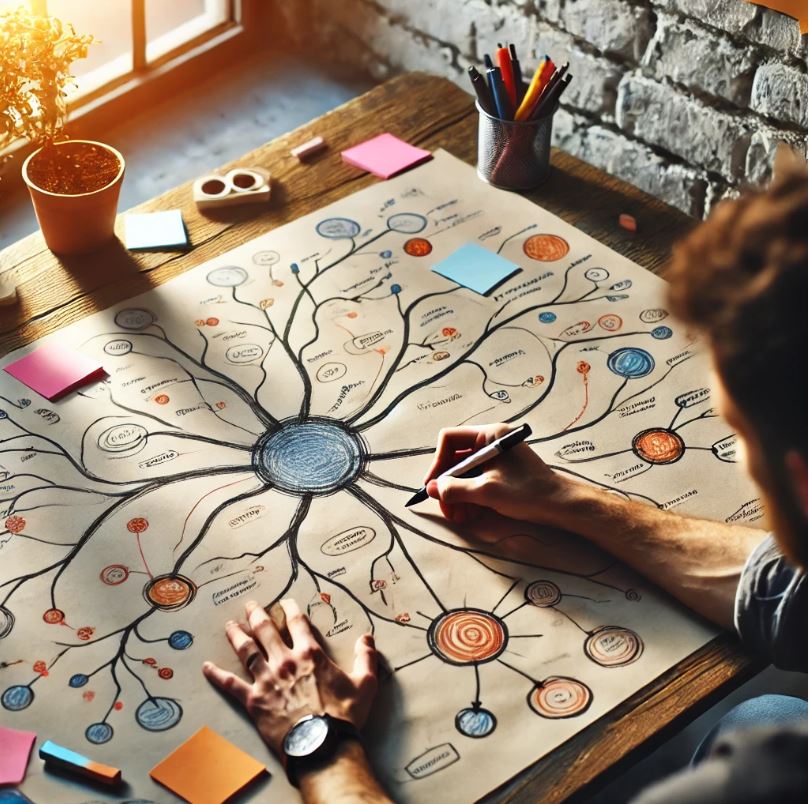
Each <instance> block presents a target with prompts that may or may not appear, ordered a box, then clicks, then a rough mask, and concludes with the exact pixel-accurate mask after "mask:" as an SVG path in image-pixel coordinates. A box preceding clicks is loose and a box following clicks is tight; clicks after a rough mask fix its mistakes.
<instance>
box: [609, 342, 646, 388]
mask: <svg viewBox="0 0 809 804" xmlns="http://www.w3.org/2000/svg"><path fill="white" fill-rule="evenodd" d="M607 367H608V368H609V370H610V371H612V372H614V373H615V374H617V375H618V376H619V377H626V378H627V379H628V380H636V379H638V377H645V376H646V375H647V374H651V373H652V371H653V370H654V367H655V361H654V358H653V357H652V356H651V355H650V354H649V353H648V352H647V351H646V350H645V349H638V348H637V347H634V346H628V347H626V348H625V349H618V350H617V351H615V352H613V353H612V354H611V355H610V356H609V357H608V358H607Z"/></svg>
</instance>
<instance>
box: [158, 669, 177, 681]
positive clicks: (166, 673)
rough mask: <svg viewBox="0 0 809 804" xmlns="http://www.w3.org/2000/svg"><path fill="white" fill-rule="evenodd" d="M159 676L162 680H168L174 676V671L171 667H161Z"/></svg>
mask: <svg viewBox="0 0 809 804" xmlns="http://www.w3.org/2000/svg"><path fill="white" fill-rule="evenodd" d="M157 675H159V676H160V678H163V679H166V680H168V679H170V678H172V676H174V671H173V670H172V669H171V668H170V667H161V668H160V669H159V670H158V671H157Z"/></svg>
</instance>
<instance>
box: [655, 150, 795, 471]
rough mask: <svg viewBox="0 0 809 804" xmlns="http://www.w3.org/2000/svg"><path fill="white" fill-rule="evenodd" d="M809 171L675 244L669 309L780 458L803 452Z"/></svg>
mask: <svg viewBox="0 0 809 804" xmlns="http://www.w3.org/2000/svg"><path fill="white" fill-rule="evenodd" d="M806 199H807V171H806V163H805V162H803V161H802V160H800V161H798V160H795V161H794V162H793V163H792V164H791V165H790V166H789V167H788V168H787V169H785V170H784V171H783V172H782V173H781V174H780V175H778V176H777V178H776V179H775V180H774V181H773V182H772V184H771V185H770V187H768V188H767V189H766V190H760V191H750V192H748V193H746V194H745V195H743V196H742V197H741V198H739V199H737V200H734V201H724V202H722V203H720V204H719V205H718V206H717V207H716V208H715V209H714V211H713V212H712V214H711V215H710V217H709V218H708V220H707V221H705V223H703V224H701V225H700V226H698V227H697V228H696V229H694V230H693V231H692V232H691V234H690V235H688V236H687V237H686V238H685V239H684V240H682V241H681V242H680V243H679V244H678V245H677V246H675V248H674V252H673V256H672V262H671V265H670V273H669V274H668V275H667V278H668V279H669V280H670V282H671V286H670V290H669V303H670V305H671V309H672V312H674V314H675V315H677V316H678V317H679V318H682V319H683V320H684V321H686V322H687V323H689V324H693V325H694V326H695V328H696V329H699V330H700V331H701V332H702V333H703V334H705V335H706V336H707V338H708V341H709V344H710V346H711V351H712V353H713V357H714V360H715V365H716V368H717V371H718V373H719V375H720V377H721V379H722V382H723V383H724V385H725V388H726V389H727V390H728V392H729V393H730V395H731V396H732V398H733V401H734V403H735V404H736V405H737V407H738V409H739V410H740V411H741V413H742V414H743V415H744V416H745V418H746V419H747V420H748V422H749V423H750V425H751V426H752V427H753V428H754V429H755V431H756V434H757V435H758V437H759V438H760V439H761V440H762V441H763V442H764V443H766V444H767V446H768V452H769V455H770V458H771V459H773V460H777V459H778V458H779V456H781V455H783V454H785V453H786V451H788V450H790V449H795V450H799V452H800V454H801V455H803V456H804V457H805V456H806V453H807V449H806V441H807V426H806V420H807V417H806V405H807V391H806V381H807V374H806V369H807V318H806V309H807V308H806V302H807V247H806V237H807V224H806V216H807V200H806Z"/></svg>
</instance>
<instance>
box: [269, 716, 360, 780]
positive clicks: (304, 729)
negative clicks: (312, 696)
mask: <svg viewBox="0 0 809 804" xmlns="http://www.w3.org/2000/svg"><path fill="white" fill-rule="evenodd" d="M346 739H353V740H361V738H360V733H359V731H357V728H356V726H354V724H353V723H349V722H348V721H347V720H341V719H340V718H337V717H332V716H331V715H306V716H305V717H302V718H301V719H300V720H299V721H298V722H297V723H295V725H293V726H292V728H291V729H290V730H289V731H288V732H287V733H286V736H285V737H284V741H283V743H282V744H281V745H282V748H283V751H284V765H285V767H286V772H287V778H288V779H289V782H290V784H292V785H294V786H295V787H298V779H299V777H300V774H301V773H303V772H304V771H306V770H310V769H312V768H318V767H320V766H322V765H325V764H326V763H328V761H329V760H330V759H331V758H332V757H333V756H334V753H335V751H336V750H337V746H338V745H339V744H340V743H341V742H342V741H343V740H346Z"/></svg>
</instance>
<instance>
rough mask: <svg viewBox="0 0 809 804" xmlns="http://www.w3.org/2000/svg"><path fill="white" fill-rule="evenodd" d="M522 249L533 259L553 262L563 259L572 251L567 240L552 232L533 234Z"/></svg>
mask: <svg viewBox="0 0 809 804" xmlns="http://www.w3.org/2000/svg"><path fill="white" fill-rule="evenodd" d="M522 250H523V251H524V252H525V253H526V255H527V256H528V257H530V258H531V259H532V260H539V261H540V262H553V261H554V260H561V259H562V257H564V256H565V254H567V253H568V251H570V246H569V245H568V243H567V240H564V239H563V238H561V237H559V236H558V235H552V234H536V235H531V237H529V238H528V239H527V240H526V241H525V242H524V243H523V244H522Z"/></svg>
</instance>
